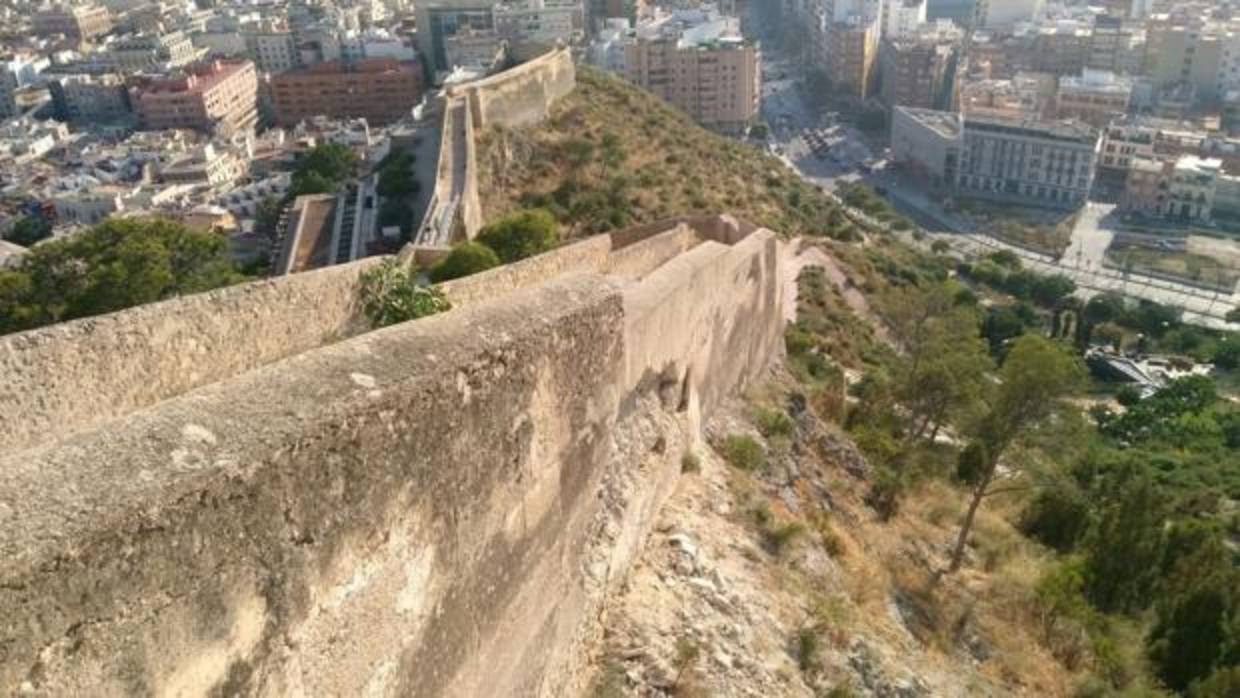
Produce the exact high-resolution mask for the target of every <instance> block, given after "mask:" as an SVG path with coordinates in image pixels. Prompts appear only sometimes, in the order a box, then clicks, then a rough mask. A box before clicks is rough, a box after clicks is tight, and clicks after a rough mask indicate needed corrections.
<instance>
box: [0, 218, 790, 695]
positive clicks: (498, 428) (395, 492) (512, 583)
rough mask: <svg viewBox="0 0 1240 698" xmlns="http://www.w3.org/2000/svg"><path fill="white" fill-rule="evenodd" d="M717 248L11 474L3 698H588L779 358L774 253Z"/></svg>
mask: <svg viewBox="0 0 1240 698" xmlns="http://www.w3.org/2000/svg"><path fill="white" fill-rule="evenodd" d="M704 228H705V229H707V230H710V229H712V227H711V226H704ZM713 228H714V230H715V232H716V233H720V234H725V235H726V234H727V232H728V231H735V230H737V227H736V226H735V225H734V224H730V223H728V222H726V221H725V222H722V223H720V224H719V225H717V226H714V227H713ZM624 237H625V236H623V235H618V236H617V238H624ZM699 240H700V236H699V233H698V232H697V230H696V229H695V228H693V227H690V226H688V225H682V224H679V223H672V224H671V226H670V228H664V229H663V231H662V232H659V231H658V230H657V229H656V230H654V231H651V234H649V235H648V236H647V237H645V238H643V239H641V240H638V241H635V242H630V244H629V245H628V246H626V247H624V248H621V249H617V250H611V249H610V248H611V245H612V244H613V241H612V238H610V237H600V238H595V239H592V240H587V241H585V242H583V243H579V244H578V245H574V246H571V248H565V249H564V250H559V251H557V252H556V253H553V255H558V257H552V259H554V260H556V261H554V262H540V261H539V260H538V258H535V259H533V260H527V262H528V264H526V263H523V264H525V267H524V271H518V272H514V273H511V274H509V275H504V274H498V273H496V272H489V273H488V274H486V275H479V276H478V277H475V279H474V282H475V284H474V285H473V286H472V287H469V286H466V285H462V284H457V285H456V286H455V288H453V287H448V289H447V290H448V291H449V293H450V294H451V295H454V296H457V297H459V298H460V299H461V300H460V302H459V303H458V305H457V307H455V308H454V309H453V310H452V311H451V312H448V313H445V314H442V315H438V316H435V317H432V318H427V319H424V320H419V321H416V322H409V323H404V324H402V325H397V326H394V327H390V328H387V329H384V330H379V331H375V332H370V333H366V334H362V335H359V336H356V337H353V338H351V339H347V340H345V341H342V342H338V343H336V344H333V345H331V346H327V347H323V348H319V349H316V350H313V351H307V352H304V353H301V354H299V355H297V356H293V357H291V358H288V359H285V360H283V361H278V362H276V363H272V364H269V365H266V366H263V367H260V368H257V369H255V370H252V371H249V372H247V373H243V374H240V375H236V376H234V377H232V378H229V379H227V380H222V381H220V382H217V383H214V384H212V385H207V386H203V387H200V388H198V389H196V390H193V391H191V392H188V393H186V394H183V395H180V396H178V397H173V398H170V399H167V400H164V401H162V402H160V403H159V404H157V405H154V406H151V407H149V408H148V409H144V410H140V411H137V412H133V413H132V414H130V415H128V416H127V417H125V418H124V419H122V420H118V421H114V422H112V423H110V424H106V425H100V426H98V427H96V428H94V429H89V430H86V431H83V432H81V433H78V434H76V435H73V436H69V437H67V438H62V439H56V440H50V441H49V442H47V443H45V444H43V445H40V446H37V447H33V448H30V449H27V450H25V451H20V452H16V453H12V452H10V453H6V454H4V455H3V456H0V559H3V560H4V561H5V564H4V565H3V566H0V694H2V695H8V694H10V693H14V692H24V693H26V694H30V695H41V696H59V695H92V696H127V695H204V694H212V695H215V694H218V695H248V696H260V695H261V696H282V695H350V696H371V695H373V696H380V695H401V696H483V695H486V696H492V695H495V696H499V695H503V696H527V695H530V696H560V695H571V694H574V693H576V692H578V691H580V690H581V689H582V688H583V687H584V684H585V681H586V677H587V674H586V673H585V671H584V670H583V667H584V666H585V664H586V657H587V656H588V655H589V654H590V652H591V648H592V647H595V646H596V645H597V643H598V641H599V638H600V637H601V634H602V627H601V625H600V624H599V622H598V617H599V616H598V612H599V609H600V608H601V607H602V603H603V600H604V596H605V594H606V593H607V591H608V590H612V589H615V588H616V587H617V585H619V584H621V583H622V581H623V579H624V577H625V575H626V573H627V570H628V565H629V564H630V562H631V561H632V559H633V558H634V556H635V555H636V554H637V552H638V550H639V548H640V543H641V541H642V540H644V538H645V534H646V533H647V532H648V530H649V527H650V526H651V525H652V524H653V520H654V516H655V514H656V513H657V511H658V508H659V506H660V504H661V502H662V500H663V498H664V497H666V495H667V493H668V492H669V491H670V489H671V488H670V485H671V483H672V481H674V479H675V477H676V476H677V473H678V471H679V465H678V463H679V460H680V456H681V454H682V453H683V452H684V450H685V449H686V448H688V447H689V446H690V445H692V444H693V443H694V442H695V440H696V439H697V438H698V435H699V434H700V419H701V417H702V415H703V414H704V413H708V412H709V410H710V409H711V408H713V407H714V406H715V405H717V404H718V401H719V399H720V397H721V396H722V395H723V394H725V393H727V392H729V391H733V390H737V389H739V388H740V387H741V386H743V385H745V384H746V383H748V382H750V381H752V380H754V379H755V378H757V377H758V376H760V375H761V372H762V371H763V370H764V367H765V366H766V364H767V362H768V360H769V359H770V357H771V356H772V355H773V354H774V353H775V352H776V351H777V348H778V346H779V343H780V341H781V332H780V330H781V328H780V318H781V313H780V307H779V304H780V293H779V288H780V284H779V279H778V271H779V270H778V259H779V255H778V254H777V252H778V250H777V249H776V241H775V238H774V235H773V234H771V233H770V232H768V231H763V230H758V231H754V232H753V233H751V234H750V235H748V236H747V237H745V238H744V239H743V240H740V241H739V242H737V243H736V244H733V245H726V244H723V243H720V242H715V241H714V240H709V241H706V242H699ZM682 249H683V250H687V251H684V252H682V253H681V254H679V255H678V256H675V257H673V258H671V259H670V261H669V260H667V259H666V258H663V259H660V255H662V254H676V252H677V251H679V250H682ZM608 250H610V252H609V251H608ZM574 260H575V261H577V262H582V263H583V264H585V265H593V264H597V265H599V266H600V267H601V268H602V270H603V271H602V273H600V272H598V271H592V272H587V273H580V272H572V271H569V270H568V267H569V266H571V263H572V262H573V261H574ZM613 261H615V262H616V263H615V264H614V265H613V263H612V262H613ZM660 262H663V263H660ZM514 266H516V265H514ZM609 269H616V270H623V275H620V274H616V275H605V274H608V273H609V272H608V271H607V270H609ZM496 271H502V270H496ZM301 276H305V275H301ZM297 278H298V276H293V277H289V278H288V279H282V280H281V281H280V283H288V282H290V281H294V280H296V279H297ZM483 282H486V283H483ZM466 289H468V291H467V290H466ZM125 319H126V318H125V314H121V316H119V317H118V318H117V320H118V321H124V320H125ZM135 349H136V347H135ZM144 349H145V350H146V351H151V352H158V349H157V348H156V346H154V345H148V346H146V347H145V348H144Z"/></svg>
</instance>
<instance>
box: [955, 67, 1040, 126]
mask: <svg viewBox="0 0 1240 698" xmlns="http://www.w3.org/2000/svg"><path fill="white" fill-rule="evenodd" d="M1057 85H1058V83H1057V82H1056V80H1055V76H1053V75H1049V74H1047V73H1017V74H1016V75H1015V76H1014V77H1012V78H1011V79H1008V80H968V81H966V82H965V83H964V84H963V85H962V86H961V88H960V111H961V112H962V113H964V114H972V115H977V116H997V117H1002V118H1009V119H1037V118H1041V117H1042V115H1043V114H1044V113H1046V112H1047V110H1048V109H1049V108H1050V103H1051V102H1052V101H1053V100H1054V96H1055V91H1056V89H1057Z"/></svg>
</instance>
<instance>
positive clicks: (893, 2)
mask: <svg viewBox="0 0 1240 698" xmlns="http://www.w3.org/2000/svg"><path fill="white" fill-rule="evenodd" d="M881 12H882V22H881V24H882V34H883V36H882V38H883V39H886V40H888V41H894V40H896V39H908V38H911V37H912V36H913V35H914V34H916V33H917V32H918V30H919V29H920V28H921V27H922V26H923V25H925V24H926V21H927V20H926V0H887V2H884V3H883V5H882V9H881Z"/></svg>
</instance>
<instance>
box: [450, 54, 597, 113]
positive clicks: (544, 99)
mask: <svg viewBox="0 0 1240 698" xmlns="http://www.w3.org/2000/svg"><path fill="white" fill-rule="evenodd" d="M576 86H577V71H576V67H575V66H574V65H573V56H572V53H571V52H570V51H569V49H567V48H559V49H555V50H554V51H549V52H547V53H545V54H543V55H542V56H539V57H538V58H535V59H534V60H532V61H527V62H525V63H522V64H521V65H519V66H516V67H515V68H511V69H509V70H505V71H504V72H502V73H498V74H496V75H492V76H491V77H488V78H483V79H482V80H476V81H474V82H470V83H466V84H464V85H461V86H459V87H452V88H450V89H449V94H464V95H467V96H468V98H469V106H470V113H471V115H472V116H473V119H474V127H475V128H478V129H482V128H486V127H488V126H496V125H499V126H509V127H516V126H528V125H531V124H536V123H538V122H540V121H542V120H543V119H546V118H547V114H548V113H550V111H551V105H553V104H555V102H556V100H558V99H560V98H561V97H564V96H565V95H567V94H568V93H570V92H572V91H573V88H574V87H576Z"/></svg>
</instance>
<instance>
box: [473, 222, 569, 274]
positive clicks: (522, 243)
mask: <svg viewBox="0 0 1240 698" xmlns="http://www.w3.org/2000/svg"><path fill="white" fill-rule="evenodd" d="M477 240H478V242H480V243H482V244H484V245H486V246H487V247H489V248H491V249H492V250H494V251H495V254H497V255H499V258H500V259H501V260H502V261H503V262H504V263H505V264H510V263H512V262H515V261H518V260H521V259H525V258H526V257H531V256H533V255H536V254H540V253H542V252H546V251H547V250H549V249H551V248H553V247H555V246H556V243H558V242H559V240H560V232H559V226H558V225H557V224H556V222H555V216H553V215H551V212H550V211H548V210H546V209H543V208H529V209H521V210H518V211H513V212H512V213H509V214H507V215H505V216H503V217H502V218H500V219H498V220H496V221H494V222H492V223H489V224H487V225H486V226H485V227H483V228H482V230H481V231H479V233H478V238H477Z"/></svg>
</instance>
